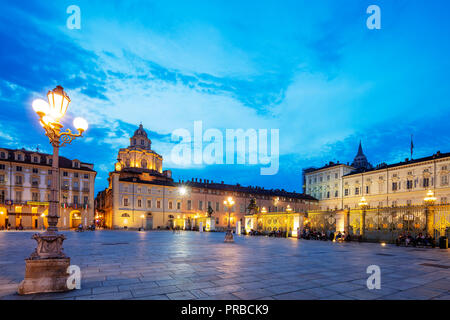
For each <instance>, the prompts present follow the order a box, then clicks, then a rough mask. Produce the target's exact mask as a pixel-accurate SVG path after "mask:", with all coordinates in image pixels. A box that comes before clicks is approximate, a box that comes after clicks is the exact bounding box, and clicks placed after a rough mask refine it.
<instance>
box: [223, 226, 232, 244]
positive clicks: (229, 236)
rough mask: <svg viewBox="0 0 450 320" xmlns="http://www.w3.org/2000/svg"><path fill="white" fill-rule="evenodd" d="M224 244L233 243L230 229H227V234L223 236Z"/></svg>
mask: <svg viewBox="0 0 450 320" xmlns="http://www.w3.org/2000/svg"><path fill="white" fill-rule="evenodd" d="M224 242H234V239H233V232H231V230H230V229H228V231H227V233H226V234H225V240H224Z"/></svg>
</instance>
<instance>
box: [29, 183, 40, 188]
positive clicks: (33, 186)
mask: <svg viewBox="0 0 450 320" xmlns="http://www.w3.org/2000/svg"><path fill="white" fill-rule="evenodd" d="M31 187H32V188H39V182H32V183H31Z"/></svg>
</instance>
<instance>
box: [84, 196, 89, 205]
mask: <svg viewBox="0 0 450 320" xmlns="http://www.w3.org/2000/svg"><path fill="white" fill-rule="evenodd" d="M83 203H84V204H88V203H89V197H88V196H85V197H83Z"/></svg>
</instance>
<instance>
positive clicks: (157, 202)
mask: <svg viewBox="0 0 450 320" xmlns="http://www.w3.org/2000/svg"><path fill="white" fill-rule="evenodd" d="M156 208H158V209H160V208H161V200H157V201H156Z"/></svg>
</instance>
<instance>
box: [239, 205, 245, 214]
mask: <svg viewBox="0 0 450 320" xmlns="http://www.w3.org/2000/svg"><path fill="white" fill-rule="evenodd" d="M239 210H240V212H241V213H242V212H245V208H244V205H243V204H241V205H240V206H239Z"/></svg>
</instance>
